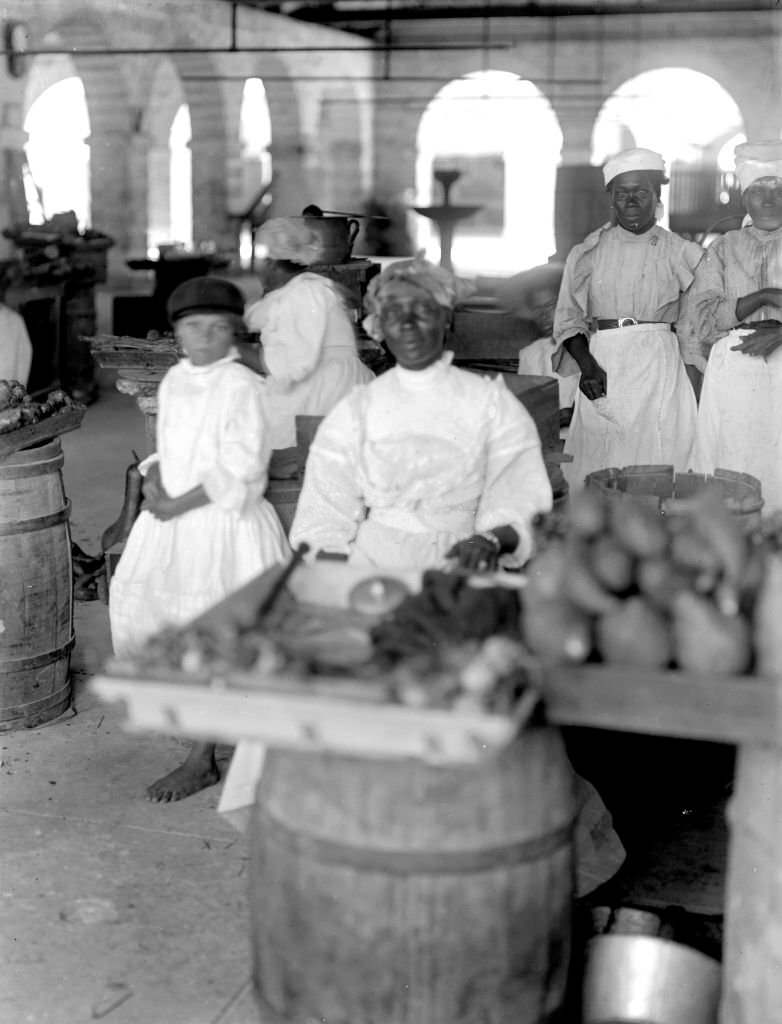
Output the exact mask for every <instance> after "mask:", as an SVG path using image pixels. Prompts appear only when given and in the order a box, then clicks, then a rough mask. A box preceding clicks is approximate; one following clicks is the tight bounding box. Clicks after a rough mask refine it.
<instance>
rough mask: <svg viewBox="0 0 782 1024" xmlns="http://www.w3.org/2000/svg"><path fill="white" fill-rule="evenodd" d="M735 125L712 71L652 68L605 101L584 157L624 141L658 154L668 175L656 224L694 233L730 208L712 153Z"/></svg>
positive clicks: (732, 105) (729, 192) (604, 153)
mask: <svg viewBox="0 0 782 1024" xmlns="http://www.w3.org/2000/svg"><path fill="white" fill-rule="evenodd" d="M743 128H744V125H743V119H742V115H741V110H740V109H739V106H738V104H737V103H736V101H735V100H734V99H733V97H732V96H731V95H730V94H729V93H728V91H727V90H726V89H725V88H724V86H723V85H722V84H721V83H720V82H719V81H717V80H716V79H714V78H713V77H712V76H710V75H706V74H705V73H704V72H702V71H696V70H694V69H693V68H691V67H689V66H683V67H675V66H667V67H656V68H652V69H650V70H648V71H644V72H642V73H641V74H639V75H636V76H634V77H633V78H630V79H628V80H627V81H625V82H623V83H622V84H621V85H620V86H619V87H618V88H617V89H616V91H615V92H614V93H613V94H612V95H611V96H610V97H609V99H608V100H606V102H605V103H604V105H603V107H602V108H601V111H600V114H599V116H598V118H597V120H596V122H595V125H594V131H593V153H592V162H593V163H594V164H602V163H603V162H604V160H605V159H606V158H607V157H608V156H610V155H611V153H613V152H616V151H618V150H619V149H622V148H624V147H625V145H626V144H627V142H628V141H629V142H630V144H631V145H638V146H643V147H646V148H649V149H653V150H656V151H658V152H660V153H661V154H662V155H663V157H664V158H665V161H666V166H667V168H668V176H669V178H670V179H671V184H670V186H669V189H668V190H667V194H666V192H665V191H664V192H663V201H664V205H665V206H666V207H668V208H669V209H667V210H666V214H665V216H664V218H663V223H664V224H668V223H669V224H670V227H671V228H673V230H675V231H680V232H683V233H685V234H688V235H690V236H693V237H697V236H699V235H700V234H702V233H703V232H706V231H707V229H708V228H709V225H710V224H712V223H714V222H716V221H718V220H722V219H723V217H724V216H725V215H728V214H732V213H733V212H734V211H733V207H735V206H737V203H738V196H737V195H733V193H734V192H735V189H732V188H731V187H730V183H728V182H727V180H726V179H725V175H724V172H723V171H722V170H721V169H720V168H719V167H718V165H717V158H718V154H719V149H720V146H721V144H722V143H724V141H725V139H726V138H730V137H732V136H735V135H737V134H739V133H741V132H742V131H743ZM738 205H740V204H738Z"/></svg>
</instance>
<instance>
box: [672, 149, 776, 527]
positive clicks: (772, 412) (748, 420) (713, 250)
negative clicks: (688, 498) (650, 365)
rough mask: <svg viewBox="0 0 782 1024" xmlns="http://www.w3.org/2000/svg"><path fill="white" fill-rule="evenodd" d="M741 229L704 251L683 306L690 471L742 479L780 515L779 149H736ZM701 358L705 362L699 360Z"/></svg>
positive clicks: (722, 237)
mask: <svg viewBox="0 0 782 1024" xmlns="http://www.w3.org/2000/svg"><path fill="white" fill-rule="evenodd" d="M736 176H737V177H738V180H739V184H740V186H741V190H742V199H743V201H744V208H745V209H746V211H747V215H748V219H749V223H747V224H745V225H744V227H742V228H741V229H740V230H737V231H728V232H726V234H724V235H721V236H720V237H719V238H717V239H716V240H715V241H714V242H713V243H712V244H711V245H710V246H709V248H708V250H707V252H706V256H705V258H704V260H703V262H702V263H701V265H700V266H699V267H698V270H697V272H696V275H695V284H694V285H693V287H692V293H691V296H690V299H689V303H688V306H689V319H690V321H691V322H690V327H691V333H692V335H693V337H694V338H696V339H697V340H698V342H699V343H700V347H701V351H700V353H699V355H700V358H701V365H702V367H704V368H705V374H704V379H703V389H702V391H701V401H700V406H699V409H698V427H697V433H696V444H695V453H694V457H693V467H694V468H695V469H697V470H698V471H700V472H702V473H713V472H714V470H715V469H716V468H718V467H719V468H722V469H730V470H735V471H737V472H741V473H751V474H752V475H753V476H756V477H757V478H758V479H759V480H760V482H761V486H762V492H763V497H764V500H765V503H766V504H765V507H766V509H767V510H777V509H782V401H781V400H780V399H781V398H782V352H780V351H779V349H780V345H782V143H780V142H776V141H773V142H759V143H744V144H743V145H741V146H737V147H736ZM706 359H708V362H706Z"/></svg>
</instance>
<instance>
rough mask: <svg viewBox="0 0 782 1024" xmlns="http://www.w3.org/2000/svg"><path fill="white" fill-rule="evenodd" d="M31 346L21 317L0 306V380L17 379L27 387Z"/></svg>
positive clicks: (31, 352) (31, 357) (30, 362)
mask: <svg viewBox="0 0 782 1024" xmlns="http://www.w3.org/2000/svg"><path fill="white" fill-rule="evenodd" d="M32 360H33V347H32V345H31V343H30V336H29V334H28V333H27V327H26V325H25V322H24V320H23V319H22V317H21V316H20V315H19V314H18V313H16V312H15V311H14V310H12V309H9V308H8V307H7V306H0V380H18V381H19V383H20V384H24V386H25V387H27V383H28V381H29V379H30V367H31V365H32Z"/></svg>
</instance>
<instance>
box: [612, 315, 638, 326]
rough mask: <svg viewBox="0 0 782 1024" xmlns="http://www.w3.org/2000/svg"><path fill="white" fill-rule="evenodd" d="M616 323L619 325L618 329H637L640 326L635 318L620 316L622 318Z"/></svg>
mask: <svg viewBox="0 0 782 1024" xmlns="http://www.w3.org/2000/svg"><path fill="white" fill-rule="evenodd" d="M616 323H617V326H618V327H637V326H638V321H637V320H636V319H635V317H634V316H620V317H618V318H617V321H616Z"/></svg>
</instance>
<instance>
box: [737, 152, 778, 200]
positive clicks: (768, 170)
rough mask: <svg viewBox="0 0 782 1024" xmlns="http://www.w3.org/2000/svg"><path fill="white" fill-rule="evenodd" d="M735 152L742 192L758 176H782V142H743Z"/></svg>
mask: <svg viewBox="0 0 782 1024" xmlns="http://www.w3.org/2000/svg"><path fill="white" fill-rule="evenodd" d="M734 152H735V155H736V177H737V178H738V179H739V185H740V186H741V191H742V192H744V191H745V190H746V189H748V188H749V186H750V185H751V184H752V182H753V181H757V180H758V178H782V142H777V141H775V140H771V141H769V142H742V143H741V145H740V146H736V149H735V151H734Z"/></svg>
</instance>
